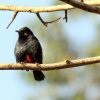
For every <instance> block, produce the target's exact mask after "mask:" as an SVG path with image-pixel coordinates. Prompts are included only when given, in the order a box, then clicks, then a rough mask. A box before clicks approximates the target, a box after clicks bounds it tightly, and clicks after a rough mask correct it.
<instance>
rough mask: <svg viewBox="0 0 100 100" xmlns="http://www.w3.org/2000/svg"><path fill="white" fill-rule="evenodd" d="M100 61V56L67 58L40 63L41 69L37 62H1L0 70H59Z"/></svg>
mask: <svg viewBox="0 0 100 100" xmlns="http://www.w3.org/2000/svg"><path fill="white" fill-rule="evenodd" d="M95 63H100V56H97V57H90V58H84V59H77V60H66V61H64V62H59V63H52V64H39V69H38V67H37V64H32V63H25V64H24V65H23V64H20V63H17V64H0V70H40V69H41V70H46V71H47V70H58V69H64V68H73V67H80V66H84V65H89V64H95Z"/></svg>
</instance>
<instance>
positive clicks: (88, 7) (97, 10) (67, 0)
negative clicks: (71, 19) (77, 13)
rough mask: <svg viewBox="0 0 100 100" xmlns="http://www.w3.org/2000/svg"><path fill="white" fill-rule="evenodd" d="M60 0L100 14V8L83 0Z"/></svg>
mask: <svg viewBox="0 0 100 100" xmlns="http://www.w3.org/2000/svg"><path fill="white" fill-rule="evenodd" d="M60 1H63V2H65V3H68V4H70V5H72V6H74V7H77V8H80V9H82V10H85V11H88V12H92V13H97V14H100V8H98V7H92V6H90V5H88V4H85V2H84V3H83V2H78V1H75V0H60Z"/></svg>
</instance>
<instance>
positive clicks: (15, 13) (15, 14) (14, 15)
mask: <svg viewBox="0 0 100 100" xmlns="http://www.w3.org/2000/svg"><path fill="white" fill-rule="evenodd" d="M17 14H18V12H17V11H15V12H14V14H13V17H12V20H11V22H10V23H9V24H8V26H7V29H8V28H9V26H10V25H11V24H12V22H13V21H14V19H15V18H16V16H17Z"/></svg>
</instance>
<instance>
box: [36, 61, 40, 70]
mask: <svg viewBox="0 0 100 100" xmlns="http://www.w3.org/2000/svg"><path fill="white" fill-rule="evenodd" d="M35 64H36V67H37V68H38V70H39V71H40V70H41V67H40V64H39V63H37V62H35Z"/></svg>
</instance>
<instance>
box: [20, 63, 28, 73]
mask: <svg viewBox="0 0 100 100" xmlns="http://www.w3.org/2000/svg"><path fill="white" fill-rule="evenodd" d="M20 64H22V65H23V66H25V62H20ZM25 67H26V66H25ZM26 71H29V70H28V69H27V70H26Z"/></svg>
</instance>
